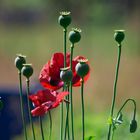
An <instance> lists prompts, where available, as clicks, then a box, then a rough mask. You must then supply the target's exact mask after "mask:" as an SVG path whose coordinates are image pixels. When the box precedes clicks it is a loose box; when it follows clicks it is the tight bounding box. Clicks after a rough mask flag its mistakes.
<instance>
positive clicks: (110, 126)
mask: <svg viewBox="0 0 140 140" xmlns="http://www.w3.org/2000/svg"><path fill="white" fill-rule="evenodd" d="M118 48H119V51H118V61H117V67H116V73H115V81H114V89H113V99H112V105H111V111H110V117H111V119H112V118H113V113H114V106H115V101H116V93H117V92H116V88H117V81H118V73H119V66H120V58H121V44H119V46H118ZM111 129H112V124H109V129H108V140H110V136H111Z"/></svg>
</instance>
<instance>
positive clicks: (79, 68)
mask: <svg viewBox="0 0 140 140" xmlns="http://www.w3.org/2000/svg"><path fill="white" fill-rule="evenodd" d="M87 62H88V60H87V59H81V60H79V63H77V65H76V67H75V70H76V72H77V74H78V75H79V76H80V77H82V78H83V77H84V76H86V75H87V74H88V72H89V65H88V64H87Z"/></svg>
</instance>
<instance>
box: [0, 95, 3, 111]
mask: <svg viewBox="0 0 140 140" xmlns="http://www.w3.org/2000/svg"><path fill="white" fill-rule="evenodd" d="M3 107H4V105H3V101H2V100H1V97H0V111H1V110H2V109H3Z"/></svg>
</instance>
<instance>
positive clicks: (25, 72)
mask: <svg viewBox="0 0 140 140" xmlns="http://www.w3.org/2000/svg"><path fill="white" fill-rule="evenodd" d="M21 71H22V74H23V75H24V76H25V77H26V78H27V79H28V78H29V77H31V76H32V74H33V68H32V66H31V64H24V65H23V68H22V70H21Z"/></svg>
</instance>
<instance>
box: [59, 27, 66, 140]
mask: <svg viewBox="0 0 140 140" xmlns="http://www.w3.org/2000/svg"><path fill="white" fill-rule="evenodd" d="M63 32H64V45H63V46H64V49H63V51H64V67H66V54H67V48H66V45H67V42H66V41H67V29H66V28H64V29H63ZM63 89H65V85H64V88H63ZM63 115H64V105H63V102H62V103H61V111H60V140H62V139H63V120H64V117H63Z"/></svg>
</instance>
